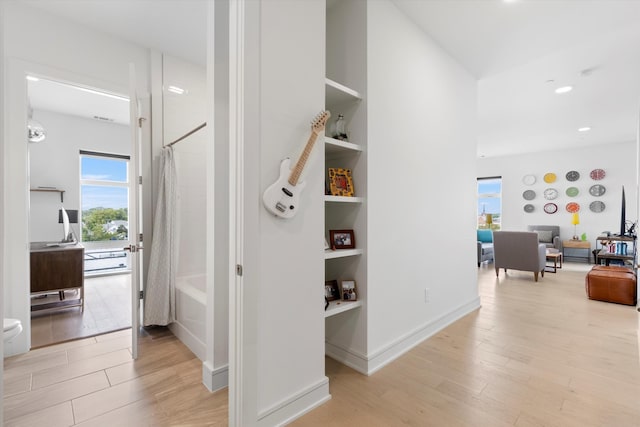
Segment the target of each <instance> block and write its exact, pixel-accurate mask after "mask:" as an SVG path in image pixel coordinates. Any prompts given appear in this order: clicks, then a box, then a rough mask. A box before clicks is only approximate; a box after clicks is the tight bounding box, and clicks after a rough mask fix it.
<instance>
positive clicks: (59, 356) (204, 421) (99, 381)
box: [3, 327, 228, 427]
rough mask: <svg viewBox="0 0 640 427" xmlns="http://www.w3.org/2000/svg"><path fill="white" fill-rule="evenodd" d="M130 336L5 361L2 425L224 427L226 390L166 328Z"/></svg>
mask: <svg viewBox="0 0 640 427" xmlns="http://www.w3.org/2000/svg"><path fill="white" fill-rule="evenodd" d="M139 344H140V345H139V357H138V359H137V360H135V361H134V360H132V359H131V348H130V347H131V329H127V330H123V331H119V332H114V333H110V334H106V335H99V336H95V337H91V338H85V339H81V340H75V341H69V342H66V343H63V344H57V345H53V346H48V347H43V348H40V349H37V350H32V351H30V352H29V353H27V354H23V355H19V356H14V357H10V358H7V359H5V370H4V402H3V405H4V426H5V427H15V426H42V425H46V426H47V427H56V426H85V427H86V426H101V427H103V426H110V425H113V426H136V427H139V426H154V427H156V426H176V425H184V426H187V425H189V426H226V425H227V421H228V416H227V412H228V403H227V391H226V389H225V390H221V391H219V392H216V393H210V392H209V391H208V390H207V389H206V388H205V387H204V385H202V362H201V361H200V360H199V359H198V358H197V357H196V356H195V355H194V354H193V353H191V351H189V349H188V348H187V347H185V346H184V345H183V344H182V343H181V342H180V341H179V340H178V339H177V338H176V337H175V336H174V335H173V334H172V333H171V332H170V331H169V330H168V329H167V328H160V327H159V328H153V329H144V330H142V331H141V336H140V339H139Z"/></svg>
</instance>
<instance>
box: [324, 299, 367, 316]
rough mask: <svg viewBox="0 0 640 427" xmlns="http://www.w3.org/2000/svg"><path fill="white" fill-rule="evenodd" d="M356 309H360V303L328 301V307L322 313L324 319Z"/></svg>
mask: <svg viewBox="0 0 640 427" xmlns="http://www.w3.org/2000/svg"><path fill="white" fill-rule="evenodd" d="M358 307H362V301H329V307H327V309H326V310H325V311H324V317H325V318H327V317H331V316H335V315H336V314H340V313H344V312H345V311H349V310H353V309H354V308H358Z"/></svg>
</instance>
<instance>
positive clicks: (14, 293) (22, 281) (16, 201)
mask: <svg viewBox="0 0 640 427" xmlns="http://www.w3.org/2000/svg"><path fill="white" fill-rule="evenodd" d="M6 65H7V67H6V70H7V74H6V78H5V86H4V87H5V89H6V94H5V112H6V117H7V119H8V120H7V121H6V127H5V134H4V137H5V139H4V146H3V151H2V154H3V157H4V158H5V159H11V162H6V163H5V167H6V169H5V173H4V177H5V182H9V180H8V179H7V178H9V177H10V178H11V185H5V186H4V191H5V197H4V200H3V203H4V204H3V210H4V213H5V216H4V221H3V224H2V227H3V232H4V233H5V239H4V244H5V246H4V247H5V250H4V257H3V262H4V265H5V267H6V268H5V269H4V270H3V283H4V284H9V283H12V284H14V285H13V286H11V287H10V288H8V287H7V286H4V287H3V289H2V292H3V300H4V298H5V297H6V298H7V299H8V300H9V301H10V304H9V307H11V309H10V310H7V312H6V313H5V315H7V316H9V317H14V318H17V319H19V320H20V321H21V322H22V325H23V333H22V334H20V335H19V336H18V337H16V339H14V342H13V343H12V344H10V346H9V347H8V350H9V353H8V354H10V355H13V354H20V353H26V352H28V351H29V350H30V348H31V310H30V296H29V295H30V286H29V277H30V273H29V250H30V248H29V241H30V238H29V161H28V151H29V150H28V142H27V140H26V133H25V129H26V128H27V121H28V117H27V107H28V99H27V96H28V91H27V80H26V76H27V75H33V76H36V77H42V78H45V79H49V80H55V81H58V82H61V83H68V84H72V85H76V86H78V85H80V86H86V87H89V88H96V89H99V90H102V91H105V92H110V93H114V94H117V95H120V96H124V97H129V90H128V88H127V87H121V86H118V85H115V84H113V83H110V82H106V81H102V80H100V79H96V78H92V77H87V76H84V75H80V74H75V73H73V72H71V71H68V70H62V69H58V68H54V67H50V66H46V65H43V64H37V63H33V62H30V61H25V60H21V59H15V58H10V59H8V60H7V64H6ZM131 125H132V126H133V125H135V124H133V123H132V124H131ZM11 141H13V143H12V142H11ZM16 141H18V142H16ZM19 141H23V142H19ZM131 160H132V161H134V156H133V153H132V157H131ZM135 161H138V159H135ZM7 248H11V250H7Z"/></svg>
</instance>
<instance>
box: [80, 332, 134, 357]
mask: <svg viewBox="0 0 640 427" xmlns="http://www.w3.org/2000/svg"><path fill="white" fill-rule="evenodd" d="M129 347H131V338H127V337H119V338H116V339H112V340H108V341H99V342H96V344H95V345H91V346H84V347H78V348H72V349H69V350H67V355H68V358H69V363H73V362H74V361H77V360H81V359H88V358H91V357H96V356H101V355H103V354H107V353H111V352H114V351H118V350H123V349H128V348H129Z"/></svg>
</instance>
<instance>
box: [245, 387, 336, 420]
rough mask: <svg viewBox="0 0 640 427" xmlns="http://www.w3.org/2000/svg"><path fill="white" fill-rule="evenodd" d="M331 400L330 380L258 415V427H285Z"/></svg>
mask: <svg viewBox="0 0 640 427" xmlns="http://www.w3.org/2000/svg"><path fill="white" fill-rule="evenodd" d="M329 399H331V395H330V394H329V378H327V377H323V379H322V380H320V381H318V382H317V383H316V384H313V385H311V386H310V387H307V388H306V389H304V390H301V391H300V392H298V393H296V394H295V395H292V396H291V397H289V398H288V399H285V400H283V401H282V402H280V403H278V404H276V405H274V406H272V407H271V408H269V409H267V410H265V411H262V412H260V413H259V414H258V424H257V425H258V427H273V426H284V425H287V424H288V423H290V422H293V421H294V420H296V419H297V418H300V417H301V416H303V415H304V414H306V413H307V412H309V411H311V410H312V409H315V408H317V407H318V406H320V405H322V404H323V403H325V402H326V401H328V400H329Z"/></svg>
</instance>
